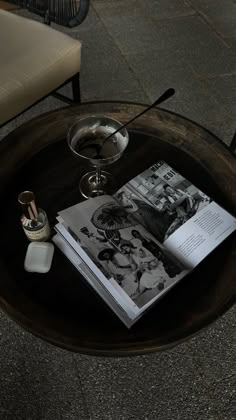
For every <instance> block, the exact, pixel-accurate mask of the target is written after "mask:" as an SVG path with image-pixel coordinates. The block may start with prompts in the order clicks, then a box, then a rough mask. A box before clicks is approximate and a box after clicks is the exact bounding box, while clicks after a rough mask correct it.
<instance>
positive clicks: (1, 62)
mask: <svg viewBox="0 0 236 420" xmlns="http://www.w3.org/2000/svg"><path fill="white" fill-rule="evenodd" d="M80 59H81V43H80V41H78V40H75V39H73V38H71V37H70V36H67V35H65V34H63V33H61V32H59V31H57V30H55V29H52V28H51V27H49V26H47V25H44V24H43V23H39V22H35V21H33V20H30V19H26V18H23V17H21V16H17V15H15V14H13V13H10V12H6V11H4V10H0V125H1V124H4V122H6V121H8V120H9V119H11V118H13V117H15V116H16V115H17V114H19V113H20V112H22V111H24V110H25V109H27V108H28V107H29V106H31V105H32V104H34V103H35V102H37V101H38V100H40V99H42V98H43V97H44V96H46V95H48V94H49V93H51V92H52V91H54V90H55V89H56V88H57V87H59V86H60V85H62V84H63V83H64V82H65V81H66V80H68V79H70V78H71V77H72V76H74V75H75V74H76V73H79V71H80Z"/></svg>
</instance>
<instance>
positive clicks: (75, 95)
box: [71, 73, 81, 104]
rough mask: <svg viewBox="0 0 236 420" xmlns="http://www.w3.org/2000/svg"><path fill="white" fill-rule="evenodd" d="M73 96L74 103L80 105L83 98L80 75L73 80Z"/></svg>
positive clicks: (76, 75)
mask: <svg viewBox="0 0 236 420" xmlns="http://www.w3.org/2000/svg"><path fill="white" fill-rule="evenodd" d="M71 82H72V94H73V100H74V102H76V103H78V104H80V102H81V96H80V74H79V73H77V74H75V75H74V76H73V77H72V79H71Z"/></svg>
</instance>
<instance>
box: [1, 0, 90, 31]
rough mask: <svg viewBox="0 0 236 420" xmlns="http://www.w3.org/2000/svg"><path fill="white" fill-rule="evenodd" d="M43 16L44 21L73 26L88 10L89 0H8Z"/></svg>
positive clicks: (79, 22)
mask: <svg viewBox="0 0 236 420" xmlns="http://www.w3.org/2000/svg"><path fill="white" fill-rule="evenodd" d="M9 1H10V2H11V3H14V4H17V5H19V6H21V7H24V8H26V9H28V10H30V11H31V12H33V13H36V14H38V15H40V16H42V17H43V19H44V23H47V24H49V25H50V23H51V22H55V23H57V24H58V25H62V26H68V27H70V28H73V27H74V26H77V25H80V24H81V23H82V22H83V21H84V19H85V18H86V16H87V14H88V11H89V3H90V0H9Z"/></svg>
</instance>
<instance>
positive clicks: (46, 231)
mask: <svg viewBox="0 0 236 420" xmlns="http://www.w3.org/2000/svg"><path fill="white" fill-rule="evenodd" d="M18 202H19V203H20V205H21V207H22V210H23V214H22V217H21V225H22V227H23V230H24V232H25V234H26V236H27V238H28V239H29V240H30V241H47V240H48V239H49V237H50V234H51V230H50V226H49V223H48V218H47V214H46V213H45V211H44V210H43V209H41V208H37V206H36V204H35V197H34V193H33V192H32V191H23V192H22V193H20V194H19V196H18Z"/></svg>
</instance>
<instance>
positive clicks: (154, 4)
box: [0, 0, 236, 420]
mask: <svg viewBox="0 0 236 420" xmlns="http://www.w3.org/2000/svg"><path fill="white" fill-rule="evenodd" d="M17 13H19V14H22V15H25V16H33V15H30V14H29V13H28V12H26V11H22V10H20V11H17ZM34 18H36V19H37V17H35V16H34ZM54 27H56V25H54ZM57 29H59V30H62V31H65V32H68V33H70V34H71V36H74V37H76V38H78V39H80V40H82V42H83V50H82V51H83V52H82V69H81V89H82V100H83V101H90V100H103V99H112V100H127V101H136V102H142V103H147V104H149V103H151V102H152V101H154V100H155V98H156V97H157V96H158V95H160V94H161V93H162V92H163V91H164V90H165V89H166V88H168V87H170V86H172V87H174V88H175V89H176V95H175V97H174V98H172V99H171V100H170V101H169V102H166V104H165V105H164V106H163V107H164V108H168V109H170V110H172V111H175V112H177V113H180V114H183V115H184V116H186V117H188V118H191V119H192V120H194V121H196V122H198V123H200V124H202V125H204V126H205V127H206V128H208V129H209V130H211V131H212V132H213V133H215V134H216V135H218V136H219V137H220V138H221V139H222V140H223V141H225V143H227V144H229V143H230V140H231V139H232V137H233V134H234V131H235V119H236V118H235V117H236V107H235V101H236V59H235V58H236V57H235V56H236V54H235V53H236V1H234V0H224V1H222V0H192V1H190V0H159V1H158V0H129V1H127V0H119V1H116V0H93V1H91V8H90V11H89V15H88V17H87V18H86V20H85V21H84V22H83V23H82V25H80V26H79V27H77V28H74V29H72V30H70V29H67V28H62V27H57ZM59 106H64V104H62V103H61V102H59V101H57V100H56V99H53V98H49V99H46V100H45V101H43V102H42V103H40V104H39V105H37V106H36V107H34V108H33V109H32V110H30V111H28V112H27V113H25V114H23V115H22V116H21V117H20V118H18V119H16V120H15V121H14V122H13V123H11V124H9V125H7V126H5V127H4V128H2V129H1V130H0V138H3V137H4V136H5V135H6V134H7V133H8V132H9V131H10V130H12V129H13V128H15V127H17V126H18V125H20V124H22V123H23V122H24V121H26V120H28V119H30V118H32V116H34V115H37V114H39V113H42V112H45V111H48V110H51V109H54V108H56V107H59ZM235 315H236V311H235V308H232V309H231V310H229V311H228V312H227V313H226V314H225V315H224V316H223V317H221V318H220V319H219V320H218V321H217V322H215V323H214V324H213V325H211V326H210V327H209V328H208V329H206V330H205V331H202V332H201V333H200V334H199V335H198V336H197V337H195V338H193V339H191V340H189V341H188V342H186V343H184V344H181V345H179V346H177V347H175V348H174V349H172V350H170V351H167V352H163V353H157V354H152V355H147V356H139V357H134V358H116V359H103V358H94V357H90V356H84V355H76V354H73V353H69V352H67V351H64V350H61V349H58V348H56V347H54V346H51V345H49V344H47V343H45V342H43V341H41V340H40V339H38V338H36V337H34V336H32V335H30V334H29V333H27V332H24V331H23V330H22V329H21V328H19V327H18V326H17V325H16V324H15V323H14V322H12V321H11V320H10V319H9V318H8V317H7V316H5V315H4V314H3V313H2V312H1V313H0V378H1V380H0V419H1V420H13V419H14V420H51V419H53V420H61V419H62V420H66V419H68V420H74V419H75V420H89V419H91V420H96V419H99V420H100V419H101V420H113V419H114V420H159V419H160V420H178V419H181V420H195V419H196V420H226V419H227V420H233V419H236V405H235V384H236V381H235V365H236V360H235V354H236V352H235V350H236V346H235V321H236V316H235Z"/></svg>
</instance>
